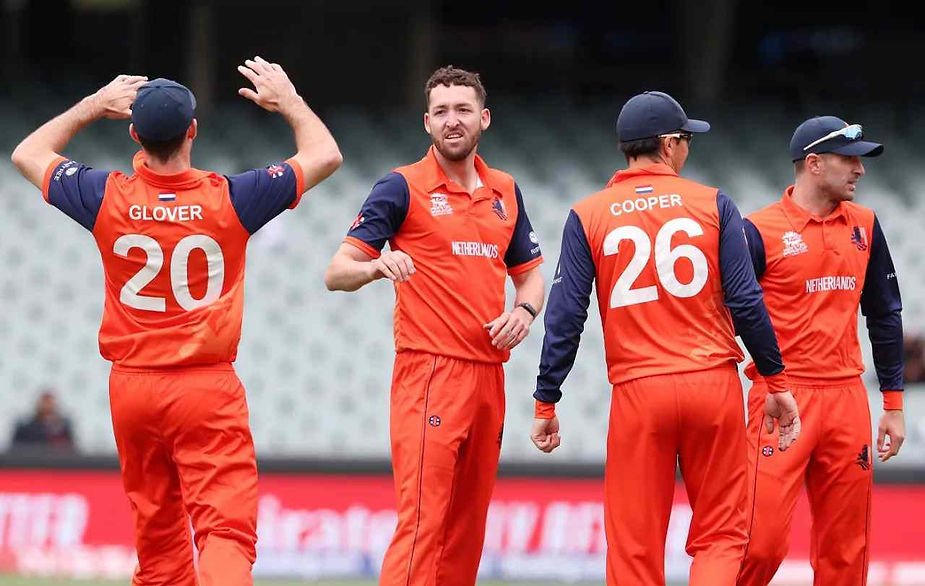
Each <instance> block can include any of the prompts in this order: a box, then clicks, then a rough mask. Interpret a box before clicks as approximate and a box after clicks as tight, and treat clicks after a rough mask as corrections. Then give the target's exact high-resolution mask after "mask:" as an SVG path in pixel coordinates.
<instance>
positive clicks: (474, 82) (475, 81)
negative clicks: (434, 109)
mask: <svg viewBox="0 0 925 586" xmlns="http://www.w3.org/2000/svg"><path fill="white" fill-rule="evenodd" d="M438 85H445V86H447V87H449V86H451V85H464V86H468V87H471V88H472V89H474V90H475V96H476V98H478V100H479V104H481V105H482V106H484V105H485V99H486V98H487V97H488V94H487V93H486V92H485V86H483V85H482V80H481V79H480V78H479V74H478V73H473V72H471V71H466V70H465V69H460V68H458V67H454V66H452V65H447V66H446V67H441V68H440V69H438V70H436V71H434V72H433V73H432V74H431V76H430V79H428V80H427V83H426V84H424V105H425V106H426V107H428V108H429V107H430V91H431V90H432V89H434V88H435V87H437V86H438Z"/></svg>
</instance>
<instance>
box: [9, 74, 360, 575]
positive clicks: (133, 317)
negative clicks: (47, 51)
mask: <svg viewBox="0 0 925 586" xmlns="http://www.w3.org/2000/svg"><path fill="white" fill-rule="evenodd" d="M238 69H239V70H240V72H241V73H242V74H243V75H244V76H245V77H246V78H247V79H248V80H250V81H251V82H252V83H253V85H254V87H253V89H251V88H242V89H241V90H239V93H240V94H241V95H242V96H244V97H245V98H247V99H249V100H251V101H253V102H254V103H256V104H257V105H259V106H260V107H262V108H264V109H266V110H269V111H271V112H278V113H280V114H281V115H282V116H283V117H284V118H285V119H286V121H287V122H288V123H289V124H290V126H291V127H292V130H293V132H294V135H295V143H296V148H297V151H296V153H295V154H294V155H293V156H292V157H291V158H289V159H288V160H286V161H283V162H280V163H274V164H271V165H270V166H268V167H266V168H260V169H253V170H250V171H247V172H245V173H241V174H239V175H232V176H228V177H225V176H222V175H219V174H217V173H213V172H209V171H202V170H199V169H195V168H193V167H192V163H191V150H192V146H193V140H194V139H195V138H196V136H197V132H198V125H197V121H196V119H195V117H194V114H195V107H196V100H195V98H194V97H193V94H192V92H190V91H189V90H188V89H187V88H186V87H184V86H182V85H181V84H179V83H176V82H174V81H170V80H167V79H155V80H152V81H149V80H148V79H147V78H146V77H141V76H134V75H119V76H117V77H116V78H115V79H114V80H113V81H112V82H110V83H109V84H108V85H106V86H105V87H103V88H101V89H100V90H99V91H97V92H96V93H94V94H93V95H91V96H88V97H86V98H84V99H83V100H81V101H80V102H79V103H77V105H75V106H74V107H72V108H71V109H69V110H67V111H66V112H64V113H63V114H61V115H59V116H58V117H56V118H54V119H52V120H51V121H49V122H47V123H45V124H44V125H42V126H41V127H39V128H38V129H37V130H36V131H34V132H33V133H32V134H30V135H29V136H28V137H26V138H25V139H24V140H23V141H22V142H21V143H20V144H19V146H17V147H16V149H15V151H14V152H13V156H12V160H13V163H14V164H15V165H16V167H17V168H18V169H19V170H20V172H21V173H22V174H23V175H24V176H25V177H26V178H27V179H28V180H29V181H30V182H32V183H33V184H34V185H35V186H36V187H39V188H40V189H41V190H42V194H43V196H44V197H45V200H46V201H47V202H48V203H50V204H51V205H53V206H55V207H57V208H58V209H60V210H61V211H63V212H64V213H65V214H67V215H68V216H70V217H71V218H72V219H74V220H75V221H77V222H78V223H79V224H80V225H81V226H83V227H84V228H86V229H87V230H88V231H90V232H91V233H92V234H93V237H94V239H95V240H96V244H97V247H98V248H99V252H100V255H101V258H102V262H103V270H104V273H105V305H104V309H103V318H102V325H101V327H100V332H99V347H100V352H101V354H102V355H103V357H104V358H106V359H107V360H110V361H111V362H112V370H111V374H110V379H109V396H110V406H111V411H112V423H113V431H114V435H115V439H116V446H117V448H118V452H119V463H120V467H121V471H122V480H123V485H124V487H125V493H126V495H127V496H128V499H129V501H130V503H131V507H132V512H133V514H134V520H135V546H136V550H137V554H138V566H137V568H136V571H135V574H134V577H133V579H132V583H133V584H134V585H135V586H153V585H165V586H166V585H169V586H196V585H197V584H198V585H200V586H249V585H250V584H252V583H253V578H252V576H251V567H252V565H253V563H254V560H255V558H256V547H255V544H256V541H257V528H256V524H257V463H256V455H255V452H254V445H253V440H252V438H251V432H250V426H249V423H248V409H247V403H246V399H245V391H244V387H243V386H242V385H241V382H240V380H239V379H238V377H237V375H236V374H235V371H234V369H233V367H232V362H234V360H235V357H236V355H237V347H238V341H239V339H240V336H241V321H242V314H243V304H244V266H245V249H246V246H247V242H248V239H249V238H250V236H251V235H252V234H254V233H255V232H256V231H257V230H259V229H260V228H261V227H262V226H263V225H264V224H266V223H267V222H269V221H270V220H271V219H273V218H274V217H275V216H277V215H279V214H280V213H282V212H283V211H285V210H287V209H289V208H292V207H295V205H296V204H297V203H298V202H299V199H300V198H301V196H302V193H303V192H304V191H305V190H307V189H309V188H311V187H313V186H315V185H317V184H318V183H319V182H321V181H322V180H324V179H325V178H326V177H328V176H329V175H330V174H331V173H333V172H334V171H335V170H336V169H337V168H338V167H339V166H340V164H341V160H342V159H341V155H340V151H339V149H338V147H337V144H336V142H335V141H334V139H333V137H332V136H331V134H330V133H329V132H328V130H327V128H325V126H324V124H323V123H322V122H321V120H320V119H319V118H318V117H317V116H316V115H315V113H314V112H312V110H311V109H310V108H309V107H308V106H307V105H306V104H305V102H304V101H303V100H302V98H301V97H299V95H298V93H297V92H296V89H295V87H294V86H293V85H292V82H290V81H289V78H288V76H287V75H286V73H285V71H283V69H282V67H280V66H279V65H277V64H275V63H269V62H267V61H265V60H263V59H261V58H260V57H256V58H254V59H253V60H247V61H246V62H245V64H244V65H242V66H240V67H239V68H238ZM101 118H113V119H117V120H123V119H130V120H131V124H130V125H129V133H130V134H131V136H132V138H133V139H135V140H136V141H137V142H138V143H139V144H140V145H141V150H140V151H139V152H138V153H137V154H136V155H135V158H134V173H133V174H131V175H127V174H124V173H122V172H119V171H103V170H98V169H94V168H92V167H89V166H87V165H85V164H83V163H80V162H77V161H74V160H71V159H68V158H66V157H64V156H62V155H61V154H60V153H61V152H63V151H64V149H65V148H66V146H67V144H68V143H69V142H70V141H71V139H72V138H73V137H74V136H75V135H76V134H77V133H78V132H79V131H80V130H81V129H83V128H84V127H85V126H87V125H89V124H91V123H93V122H95V121H97V120H99V119H101ZM228 123H233V121H228ZM190 521H192V528H193V532H194V535H193V539H194V540H195V545H196V549H197V550H198V552H199V558H198V578H197V569H196V568H197V566H196V564H195V562H194V554H193V546H192V540H191V538H190Z"/></svg>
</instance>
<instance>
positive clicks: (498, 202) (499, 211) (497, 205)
mask: <svg viewBox="0 0 925 586" xmlns="http://www.w3.org/2000/svg"><path fill="white" fill-rule="evenodd" d="M491 211H493V212H495V215H496V216H498V217H499V218H501V220H502V221H507V209H505V207H504V200H502V199H501V198H500V197H495V199H494V200H493V201H492V202H491Z"/></svg>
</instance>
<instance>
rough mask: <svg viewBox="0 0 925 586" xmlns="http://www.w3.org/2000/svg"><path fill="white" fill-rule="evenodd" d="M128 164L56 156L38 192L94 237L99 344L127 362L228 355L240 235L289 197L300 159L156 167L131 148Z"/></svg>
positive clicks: (174, 362) (240, 275)
mask: <svg viewBox="0 0 925 586" xmlns="http://www.w3.org/2000/svg"><path fill="white" fill-rule="evenodd" d="M134 169H135V173H134V174H132V175H126V174H124V173H121V172H118V171H113V172H109V171H98V170H94V169H92V168H90V167H87V166H85V165H82V164H80V163H77V162H76V161H70V160H67V159H64V158H59V159H58V160H56V161H55V162H54V163H52V164H51V165H50V166H49V168H48V171H47V172H46V175H45V181H44V186H43V194H44V196H45V198H46V200H47V201H48V202H49V203H51V204H53V205H55V206H56V207H58V208H59V209H61V210H62V211H64V212H65V213H66V214H68V215H69V216H70V217H72V218H73V219H75V220H76V221H78V222H79V223H80V224H81V225H83V226H84V227H85V228H87V229H88V230H90V231H91V232H92V233H93V236H94V238H95V239H96V244H97V246H98V248H99V251H100V256H101V258H102V262H103V271H104V274H105V305H104V309H103V318H102V324H101V326H100V332H99V345H100V352H101V354H102V355H103V357H104V358H106V359H107V360H110V361H112V362H114V363H117V364H119V365H121V366H128V367H134V368H163V367H175V366H190V365H202V364H212V363H218V362H231V361H233V360H234V359H235V357H236V355H237V346H238V341H239V339H240V337H241V320H242V315H243V304H244V266H245V249H246V246H247V241H248V238H249V237H250V235H251V234H253V233H254V232H256V230H258V229H259V228H260V227H261V226H263V225H264V224H265V223H266V222H268V221H269V220H270V219H272V218H273V217H275V216H276V215H277V214H279V213H281V212H282V211H283V210H285V209H287V208H289V207H294V206H295V205H296V204H297V203H298V201H299V197H300V195H301V193H302V186H303V179H302V176H301V169H300V167H299V166H298V165H297V164H289V163H283V164H274V165H271V166H269V167H267V168H266V169H254V170H251V171H248V172H246V173H242V174H240V175H235V176H231V177H225V176H222V175H219V174H216V173H212V172H207V171H200V170H198V169H189V170H187V171H185V172H182V173H177V174H174V175H159V174H157V173H155V172H154V171H152V170H151V169H150V168H149V167H148V166H147V164H146V163H145V159H144V155H143V153H141V152H139V153H138V154H137V155H136V156H135V159H134Z"/></svg>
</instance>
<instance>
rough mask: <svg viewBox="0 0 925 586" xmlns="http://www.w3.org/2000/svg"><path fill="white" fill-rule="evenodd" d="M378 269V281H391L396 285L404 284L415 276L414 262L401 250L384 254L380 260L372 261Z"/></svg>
mask: <svg viewBox="0 0 925 586" xmlns="http://www.w3.org/2000/svg"><path fill="white" fill-rule="evenodd" d="M370 262H371V263H372V265H373V268H374V269H376V278H377V279H382V278H385V279H389V280H390V281H394V282H396V283H404V282H405V281H407V280H408V279H410V278H411V275H413V274H414V271H415V269H414V261H412V260H411V257H410V256H408V255H407V254H405V253H404V252H402V251H400V250H389V251H386V252H383V253H382V256H380V257H379V258H376V259H373V260H371V261H370Z"/></svg>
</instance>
